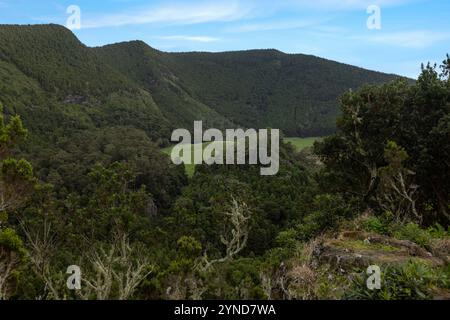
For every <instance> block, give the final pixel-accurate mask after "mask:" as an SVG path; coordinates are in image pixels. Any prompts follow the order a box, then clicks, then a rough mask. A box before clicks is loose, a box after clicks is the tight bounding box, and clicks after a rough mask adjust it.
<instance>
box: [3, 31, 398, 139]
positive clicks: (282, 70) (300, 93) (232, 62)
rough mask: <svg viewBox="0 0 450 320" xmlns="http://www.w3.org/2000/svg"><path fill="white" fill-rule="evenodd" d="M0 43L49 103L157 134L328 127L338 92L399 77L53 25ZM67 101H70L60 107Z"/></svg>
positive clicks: (7, 35) (268, 52) (101, 122)
mask: <svg viewBox="0 0 450 320" xmlns="http://www.w3.org/2000/svg"><path fill="white" fill-rule="evenodd" d="M0 44H1V46H0V61H1V62H2V63H3V64H4V65H6V64H9V65H13V66H14V67H12V66H9V67H8V68H17V69H18V70H20V72H21V73H22V74H23V76H24V78H23V79H22V80H21V81H25V80H24V79H25V78H27V79H28V80H27V81H31V80H32V81H36V82H37V83H38V84H39V87H40V88H39V90H38V89H36V88H35V89H33V90H34V91H40V93H39V95H40V96H45V97H41V100H45V99H50V100H52V103H53V102H54V103H55V106H54V108H53V110H54V111H55V110H56V111H57V112H60V113H63V114H65V115H64V116H66V115H67V113H71V114H72V117H71V119H70V121H75V122H80V121H79V120H80V119H74V118H81V119H84V120H85V122H86V123H90V125H92V126H93V127H104V126H111V125H130V126H133V127H136V128H137V129H140V130H144V131H145V132H146V133H147V135H148V136H150V137H151V138H152V139H153V140H155V141H156V140H159V141H160V140H167V139H168V138H169V131H170V129H173V128H178V127H185V128H190V127H191V126H192V122H193V121H194V120H203V121H204V122H205V126H209V127H217V128H226V127H231V126H239V127H272V128H280V129H281V130H283V131H284V133H285V134H286V135H290V136H317V135H326V134H330V133H332V132H334V130H335V120H336V117H337V116H338V115H339V112H340V111H339V103H338V98H339V96H340V95H341V94H342V93H344V92H345V91H347V90H348V89H357V88H358V87H360V86H362V85H364V84H380V83H384V82H388V81H391V80H394V79H396V78H398V76H396V75H392V74H384V73H380V72H376V71H370V70H366V69H363V68H359V67H354V66H350V65H347V64H343V63H339V62H335V61H331V60H327V59H324V58H319V57H315V56H311V55H304V54H287V53H283V52H281V51H279V50H276V49H253V50H245V51H226V52H182V53H180V52H176V53H171V52H163V51H159V50H157V49H154V48H152V47H151V46H149V45H148V44H147V43H145V42H144V41H141V40H134V41H126V42H118V43H114V44H109V45H105V46H101V47H88V46H86V45H84V44H83V43H82V42H81V41H79V39H78V38H77V37H76V36H75V35H74V34H73V33H72V32H71V31H70V30H68V29H66V28H65V27H63V26H59V25H54V24H51V25H0ZM4 73H7V72H5V71H4ZM5 77H6V76H5ZM5 77H4V78H5ZM3 89H6V90H4V91H8V90H10V91H11V90H12V89H11V88H9V89H8V85H7V84H6V85H3ZM33 90H32V91H33ZM12 91H14V90H12ZM34 91H33V94H37V93H35V92H34ZM73 97H78V98H75V99H73ZM1 99H3V100H4V101H3V102H5V101H7V102H8V101H12V100H14V99H12V97H6V98H2V97H0V101H1ZM25 100H26V99H25ZM28 100H29V99H28ZM64 101H65V102H67V101H69V102H72V103H71V104H70V105H71V108H72V109H68V108H66V107H61V106H60V105H61V104H62V105H65V104H67V103H64ZM4 104H5V103H4ZM24 104H25V105H24V106H23V108H22V109H21V110H15V111H19V112H18V113H19V114H21V115H23V116H24V117H25V120H27V118H30V117H29V115H27V112H28V111H29V110H28V111H27V110H25V109H29V106H30V105H31V104H32V102H31V101H27V102H26V103H24ZM5 105H7V108H6V109H7V111H8V110H9V109H11V108H12V107H8V106H10V103H6V104H5ZM27 105H28V106H27ZM56 105H59V106H56ZM38 107H39V105H38ZM13 109H14V108H13ZM15 109H17V108H15ZM19 109H20V108H19ZM10 111H13V110H10ZM73 114H75V115H73ZM80 126H81V127H83V126H84V125H82V124H81V123H78V124H77V125H76V127H80ZM31 127H33V126H31ZM53 129H54V128H53V127H52V126H51V125H50V126H48V127H47V128H45V129H44V130H53Z"/></svg>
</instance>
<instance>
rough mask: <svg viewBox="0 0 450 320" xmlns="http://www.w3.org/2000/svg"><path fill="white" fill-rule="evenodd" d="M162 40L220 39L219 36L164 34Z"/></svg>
mask: <svg viewBox="0 0 450 320" xmlns="http://www.w3.org/2000/svg"><path fill="white" fill-rule="evenodd" d="M159 39H162V40H176V41H193V42H216V41H219V40H220V39H219V38H214V37H207V36H185V35H177V36H164V37H159Z"/></svg>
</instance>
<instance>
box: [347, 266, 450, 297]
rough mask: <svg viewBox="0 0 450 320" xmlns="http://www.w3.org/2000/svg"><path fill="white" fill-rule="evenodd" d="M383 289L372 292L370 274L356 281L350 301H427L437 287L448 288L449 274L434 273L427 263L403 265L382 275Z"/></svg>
mask: <svg viewBox="0 0 450 320" xmlns="http://www.w3.org/2000/svg"><path fill="white" fill-rule="evenodd" d="M381 279H382V283H381V289H380V290H369V289H368V288H367V285H366V275H365V274H362V275H360V276H358V277H357V278H355V279H354V280H353V282H352V286H351V287H350V289H349V291H348V292H347V294H346V295H345V298H346V299H362V300H419V299H420V300H423V299H431V298H432V292H431V291H432V290H433V289H434V288H436V287H440V288H442V287H444V288H445V287H447V286H448V280H447V279H448V275H446V274H445V273H444V276H443V275H442V273H441V272H439V271H437V270H433V269H432V268H431V267H430V266H428V265H427V264H425V263H422V262H419V261H415V260H411V261H409V262H408V263H407V264H405V265H403V266H388V267H387V268H386V269H385V270H384V272H382V278H381Z"/></svg>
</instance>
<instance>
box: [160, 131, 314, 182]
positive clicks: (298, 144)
mask: <svg viewBox="0 0 450 320" xmlns="http://www.w3.org/2000/svg"><path fill="white" fill-rule="evenodd" d="M320 139H321V138H317V137H311V138H285V139H284V141H285V142H288V143H291V144H292V145H293V146H294V148H295V149H296V150H297V151H301V150H303V149H305V148H308V147H312V146H313V144H314V142H316V141H319V140H320ZM210 143H211V142H205V143H203V144H202V150H204V149H205V148H206V147H207V146H208V145H209V144H210ZM214 143H221V142H214ZM191 146H193V144H192V145H191ZM173 148H174V146H170V147H167V148H164V149H162V152H164V153H165V154H167V155H169V156H170V154H171V152H172V150H173ZM225 150H226V147H224V151H225ZM191 157H192V159H194V148H191ZM185 167H186V174H187V175H188V176H189V177H192V176H193V175H194V173H195V164H186V165H185Z"/></svg>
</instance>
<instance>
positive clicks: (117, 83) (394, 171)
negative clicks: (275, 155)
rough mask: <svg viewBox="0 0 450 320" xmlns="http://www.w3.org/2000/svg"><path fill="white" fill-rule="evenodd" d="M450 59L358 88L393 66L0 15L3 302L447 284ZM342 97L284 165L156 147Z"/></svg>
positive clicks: (311, 114) (333, 292)
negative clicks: (8, 22)
mask: <svg viewBox="0 0 450 320" xmlns="http://www.w3.org/2000/svg"><path fill="white" fill-rule="evenodd" d="M324 70H326V72H324ZM449 70H450V59H448V58H447V59H446V61H445V62H444V64H443V66H442V68H441V71H442V74H440V73H438V72H439V70H438V69H437V68H433V67H431V66H427V67H425V68H424V70H423V73H422V75H421V77H420V78H419V80H418V81H417V82H416V83H414V84H411V83H408V82H407V80H397V81H394V82H390V83H387V84H382V85H380V84H378V85H366V86H363V87H362V88H360V89H358V90H353V91H348V90H347V89H349V88H350V87H354V88H355V87H359V86H360V85H361V84H363V83H366V82H368V83H370V82H375V83H378V82H384V81H385V80H389V79H391V77H389V76H385V75H381V74H377V73H370V72H367V71H363V70H361V69H357V68H353V67H349V66H344V65H340V64H336V63H333V62H329V61H325V60H320V59H317V58H312V57H305V56H297V55H293V56H291V55H283V54H281V53H279V52H276V51H250V52H245V53H244V52H240V53H223V54H206V53H195V54H194V53H192V54H166V53H161V52H158V51H156V50H153V49H151V48H149V47H147V46H146V45H144V44H143V43H141V42H132V43H127V44H118V45H113V46H108V47H104V48H96V49H91V48H87V47H85V46H83V45H82V44H80V43H79V42H78V41H77V40H76V39H75V38H74V37H73V35H72V34H71V33H70V32H68V31H67V30H65V29H63V28H61V27H57V26H34V27H19V26H2V27H0V103H1V106H0V107H2V112H0V115H1V118H0V299H37V298H39V299H161V298H163V299H208V298H209V299H214V298H222V299H243V298H248V299H267V298H272V299H322V298H336V299H339V298H357V299H431V298H436V297H443V298H445V297H448V296H449V290H450V273H449V271H450V270H449V266H448V259H449V255H450V238H449V237H450V233H449V231H450V230H449V225H450V214H449V210H450V207H449V199H450V186H449V181H450V179H449V178H450V177H449V173H450V170H449V169H450V168H449V166H450V164H449V162H448V161H449V159H450V143H449V141H450V81H449V74H450V71H449ZM324 74H326V75H324ZM328 79H329V80H328ZM300 80H301V81H300ZM320 88H322V89H323V91H320ZM345 92H347V93H345ZM341 94H343V95H342V98H341V101H340V104H341V113H342V115H341V117H340V118H339V120H338V122H337V129H338V130H337V133H335V134H333V135H331V136H329V137H327V138H325V139H323V140H322V141H320V142H317V143H316V144H315V146H314V148H305V149H303V150H302V151H301V152H297V151H296V150H295V147H294V146H293V145H292V144H289V143H282V144H281V147H280V159H281V161H280V171H279V173H278V174H277V175H276V176H265V177H263V176H260V172H259V167H258V166H247V165H242V166H233V165H223V166H206V165H201V166H198V167H197V168H196V172H195V174H193V176H192V178H190V179H188V178H187V177H186V174H185V170H184V168H183V167H176V166H174V165H172V164H171V162H170V160H169V157H168V156H167V155H166V154H164V153H163V152H161V148H160V147H161V146H164V145H166V144H167V137H169V136H170V129H171V128H173V127H176V126H184V125H186V126H191V125H192V121H193V120H194V119H196V120H198V119H202V120H205V121H206V122H207V123H208V125H217V126H218V127H220V126H222V125H223V126H225V125H229V124H230V123H231V122H232V123H233V124H236V125H242V126H252V125H254V126H281V127H283V129H284V130H285V132H286V133H291V134H302V133H307V132H309V133H311V134H313V133H314V134H317V135H320V134H325V133H327V134H328V133H330V132H331V131H333V130H334V129H333V128H334V127H333V126H332V125H331V121H332V120H333V119H334V117H335V116H336V115H337V114H338V113H339V112H338V111H337V109H336V108H335V107H334V102H332V101H334V99H335V98H336V97H337V96H339V95H341ZM239 105H241V106H242V108H245V111H243V110H240V109H238V108H237V107H238V106H239ZM296 105H297V106H298V109H297V107H295V106H296ZM313 106H314V108H313ZM288 107H295V108H294V109H295V110H297V111H295V110H294V111H293V110H291V111H289V110H287V109H284V108H288ZM316 107H317V108H316ZM292 112H294V113H292ZM295 112H298V114H297V115H298V118H295V116H293V114H295ZM17 115H20V117H19V116H17ZM300 116H302V117H301V118H300ZM197 117H198V118H197ZM293 119H294V120H293ZM295 119H304V120H305V121H307V123H303V122H301V121H302V120H299V121H298V122H296V121H295ZM292 121H294V122H292ZM22 122H23V123H24V126H23V125H22ZM24 127H25V128H26V129H27V130H28V131H27V130H25V129H24ZM291 130H292V131H291ZM308 130H309V131H308ZM23 159H28V161H30V162H27V161H26V160H23ZM369 264H378V265H380V267H381V268H382V272H383V283H382V290H380V291H370V290H367V288H366V286H365V279H366V276H365V274H364V271H365V269H366V268H367V266H368V265H369ZM70 265H78V266H80V267H81V269H82V275H83V278H82V289H81V290H78V291H70V290H68V289H67V287H66V279H67V277H68V275H67V274H66V270H67V267H68V266H70Z"/></svg>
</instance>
